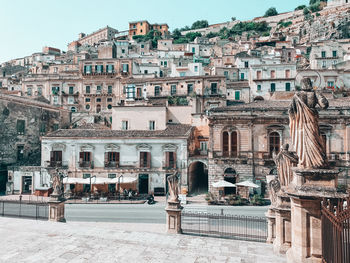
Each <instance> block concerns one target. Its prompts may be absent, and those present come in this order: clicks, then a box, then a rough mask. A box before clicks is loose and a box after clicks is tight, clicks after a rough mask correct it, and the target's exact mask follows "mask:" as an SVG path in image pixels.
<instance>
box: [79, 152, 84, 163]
mask: <svg viewBox="0 0 350 263" xmlns="http://www.w3.org/2000/svg"><path fill="white" fill-rule="evenodd" d="M83 160H84V152H80V153H79V161H80V162H82V161H83Z"/></svg>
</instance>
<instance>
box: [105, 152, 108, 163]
mask: <svg viewBox="0 0 350 263" xmlns="http://www.w3.org/2000/svg"><path fill="white" fill-rule="evenodd" d="M108 155H109V153H108V152H105V163H108V161H109V158H108V157H109V156H108Z"/></svg>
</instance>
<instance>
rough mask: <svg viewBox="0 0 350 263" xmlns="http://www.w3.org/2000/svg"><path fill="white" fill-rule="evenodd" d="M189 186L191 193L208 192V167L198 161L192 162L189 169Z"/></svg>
mask: <svg viewBox="0 0 350 263" xmlns="http://www.w3.org/2000/svg"><path fill="white" fill-rule="evenodd" d="M188 177H189V178H188V188H189V193H190V194H202V193H207V192H208V169H207V166H206V165H205V164H204V163H202V162H200V161H198V162H194V163H191V165H190V166H189V169H188Z"/></svg>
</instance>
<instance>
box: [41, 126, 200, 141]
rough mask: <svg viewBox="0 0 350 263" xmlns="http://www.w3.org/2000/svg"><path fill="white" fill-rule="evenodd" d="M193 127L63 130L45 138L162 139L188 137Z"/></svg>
mask: <svg viewBox="0 0 350 263" xmlns="http://www.w3.org/2000/svg"><path fill="white" fill-rule="evenodd" d="M192 128H193V127H192V126H191V125H186V124H168V125H167V128H166V129H165V130H156V131H148V130H127V131H124V130H105V129H80V128H78V129H61V130H57V131H54V132H52V133H49V134H47V135H46V136H44V137H43V138H82V137H83V138H144V137H148V138H161V137H163V138H164V137H170V138H174V137H186V138H187V137H188V136H189V135H190V134H191V131H192Z"/></svg>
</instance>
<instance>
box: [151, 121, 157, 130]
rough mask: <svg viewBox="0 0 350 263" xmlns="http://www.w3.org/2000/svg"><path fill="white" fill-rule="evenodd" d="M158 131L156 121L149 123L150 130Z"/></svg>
mask: <svg viewBox="0 0 350 263" xmlns="http://www.w3.org/2000/svg"><path fill="white" fill-rule="evenodd" d="M155 129H156V122H155V121H149V130H150V131H154V130H155Z"/></svg>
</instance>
